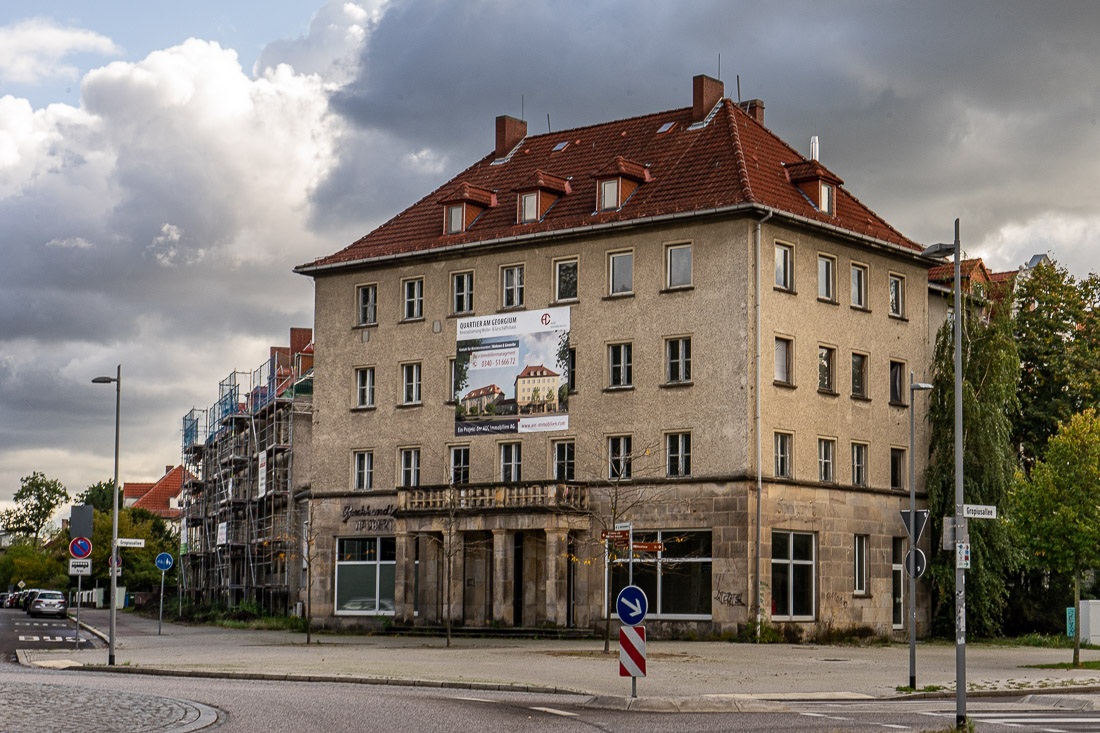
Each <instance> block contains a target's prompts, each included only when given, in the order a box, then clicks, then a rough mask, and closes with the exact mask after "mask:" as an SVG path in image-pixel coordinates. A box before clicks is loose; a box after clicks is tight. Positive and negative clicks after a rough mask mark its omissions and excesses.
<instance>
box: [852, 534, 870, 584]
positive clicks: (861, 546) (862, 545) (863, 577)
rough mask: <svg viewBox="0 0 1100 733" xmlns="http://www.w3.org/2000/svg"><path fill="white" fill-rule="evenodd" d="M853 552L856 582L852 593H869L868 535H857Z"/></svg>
mask: <svg viewBox="0 0 1100 733" xmlns="http://www.w3.org/2000/svg"><path fill="white" fill-rule="evenodd" d="M852 550H853V554H854V555H855V568H853V570H854V577H855V580H854V582H853V584H852V591H853V592H855V593H860V594H865V593H867V535H865V534H857V535H856V536H855V538H854V542H853V546H852Z"/></svg>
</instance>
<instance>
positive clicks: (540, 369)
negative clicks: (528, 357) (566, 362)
mask: <svg viewBox="0 0 1100 733" xmlns="http://www.w3.org/2000/svg"><path fill="white" fill-rule="evenodd" d="M557 376H560V375H559V374H558V373H557V372H555V371H553V370H551V369H547V368H546V367H544V366H543V365H542V364H528V365H527V366H525V367H524V368H523V371H522V372H520V373H519V374H517V375H516V379H522V378H523V377H557Z"/></svg>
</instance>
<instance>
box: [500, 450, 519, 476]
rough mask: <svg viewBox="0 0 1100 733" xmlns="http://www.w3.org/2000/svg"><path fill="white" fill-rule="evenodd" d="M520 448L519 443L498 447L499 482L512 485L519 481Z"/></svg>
mask: <svg viewBox="0 0 1100 733" xmlns="http://www.w3.org/2000/svg"><path fill="white" fill-rule="evenodd" d="M520 451H521V446H520V444H519V443H501V445H500V480H501V481H503V482H505V483H513V482H516V481H519V480H520V463H521V460H522V454H521V452H520Z"/></svg>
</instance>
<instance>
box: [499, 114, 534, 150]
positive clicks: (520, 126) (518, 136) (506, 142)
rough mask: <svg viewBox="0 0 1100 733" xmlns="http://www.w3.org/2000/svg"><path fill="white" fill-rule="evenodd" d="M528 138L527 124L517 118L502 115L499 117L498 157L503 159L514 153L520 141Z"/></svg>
mask: <svg viewBox="0 0 1100 733" xmlns="http://www.w3.org/2000/svg"><path fill="white" fill-rule="evenodd" d="M525 137H527V123H526V122H525V121H523V120H517V119H516V118H515V117H509V116H508V115H500V116H499V117H497V148H496V157H498V158H503V157H504V156H505V155H507V154H508V153H510V152H512V148H514V147H516V145H517V144H518V143H519V141H520V140H522V139H523V138H525Z"/></svg>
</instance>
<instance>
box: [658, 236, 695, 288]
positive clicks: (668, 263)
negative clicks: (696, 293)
mask: <svg viewBox="0 0 1100 733" xmlns="http://www.w3.org/2000/svg"><path fill="white" fill-rule="evenodd" d="M684 251H686V252H687V257H688V262H687V280H684V281H674V280H673V272H674V269H673V266H672V261H673V257H674V256H675V254H677V253H682V252H684ZM693 266H694V253H693V252H692V251H691V243H690V242H687V243H681V244H670V245H668V246H667V247H665V287H666V288H668V289H669V290H675V289H676V288H690V287H691V286H692V284H693V283H694V270H693Z"/></svg>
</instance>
